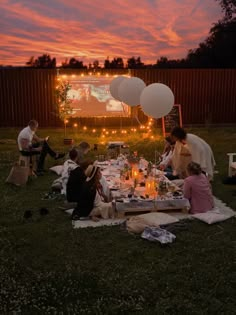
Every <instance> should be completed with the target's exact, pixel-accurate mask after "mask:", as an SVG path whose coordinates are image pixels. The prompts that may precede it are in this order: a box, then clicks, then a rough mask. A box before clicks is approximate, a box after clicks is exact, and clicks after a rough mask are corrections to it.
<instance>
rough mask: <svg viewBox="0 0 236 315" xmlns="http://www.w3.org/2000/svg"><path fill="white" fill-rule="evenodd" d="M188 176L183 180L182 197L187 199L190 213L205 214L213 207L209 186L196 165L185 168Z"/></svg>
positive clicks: (193, 163) (192, 164) (190, 164)
mask: <svg viewBox="0 0 236 315" xmlns="http://www.w3.org/2000/svg"><path fill="white" fill-rule="evenodd" d="M187 171H188V174H189V176H188V177H187V178H185V180H184V187H183V191H184V197H185V198H187V199H189V202H190V205H191V209H190V213H201V212H207V211H209V210H211V209H212V208H213V207H214V202H213V196H212V191H211V186H210V183H209V180H208V178H207V177H206V175H205V174H203V173H202V169H201V167H200V165H199V164H198V163H195V162H191V163H189V164H188V166H187Z"/></svg>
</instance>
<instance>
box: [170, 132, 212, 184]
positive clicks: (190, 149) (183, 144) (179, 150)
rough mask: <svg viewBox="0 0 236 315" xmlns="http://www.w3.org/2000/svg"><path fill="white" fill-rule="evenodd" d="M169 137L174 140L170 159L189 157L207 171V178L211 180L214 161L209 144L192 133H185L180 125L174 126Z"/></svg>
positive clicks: (176, 159)
mask: <svg viewBox="0 0 236 315" xmlns="http://www.w3.org/2000/svg"><path fill="white" fill-rule="evenodd" d="M171 137H172V139H173V140H174V141H176V144H175V149H174V152H173V158H172V159H173V160H175V161H178V159H180V158H181V156H184V157H186V158H190V159H191V161H192V162H195V163H198V164H199V165H200V166H201V169H202V170H203V171H204V172H205V173H207V175H208V178H209V180H212V179H213V175H214V166H215V164H216V163H215V159H214V155H213V152H212V149H211V147H210V146H209V144H207V143H206V142H205V141H204V140H203V139H201V138H200V137H198V136H196V135H194V134H191V133H186V131H185V130H184V129H183V128H181V127H175V128H174V129H173V130H172V132H171ZM183 149H184V150H183Z"/></svg>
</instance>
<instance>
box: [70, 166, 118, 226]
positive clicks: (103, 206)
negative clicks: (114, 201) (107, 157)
mask: <svg viewBox="0 0 236 315" xmlns="http://www.w3.org/2000/svg"><path fill="white" fill-rule="evenodd" d="M85 176H86V180H85V182H84V184H83V186H82V188H81V194H80V199H79V200H78V203H77V206H76V208H75V209H74V211H73V214H72V220H79V219H81V218H83V217H90V218H92V220H94V221H98V217H99V216H101V217H102V218H103V219H108V218H109V217H112V216H113V215H112V206H111V203H108V202H105V201H107V199H106V196H105V194H104V193H103V189H102V185H101V183H100V179H101V177H102V174H101V171H100V168H99V167H98V166H96V165H89V166H88V167H87V169H86V170H85Z"/></svg>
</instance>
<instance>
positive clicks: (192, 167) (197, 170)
mask: <svg viewBox="0 0 236 315" xmlns="http://www.w3.org/2000/svg"><path fill="white" fill-rule="evenodd" d="M187 170H188V172H189V173H190V174H193V175H200V174H201V173H202V169H201V166H200V164H198V163H195V162H190V163H189V164H188V166H187Z"/></svg>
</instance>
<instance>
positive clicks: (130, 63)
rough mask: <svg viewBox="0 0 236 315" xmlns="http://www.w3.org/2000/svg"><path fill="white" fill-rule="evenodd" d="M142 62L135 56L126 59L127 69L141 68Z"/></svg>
mask: <svg viewBox="0 0 236 315" xmlns="http://www.w3.org/2000/svg"><path fill="white" fill-rule="evenodd" d="M143 67H144V63H143V62H141V58H140V57H138V58H137V59H136V58H135V57H131V58H129V59H128V60H127V68H129V69H138V68H143Z"/></svg>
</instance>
